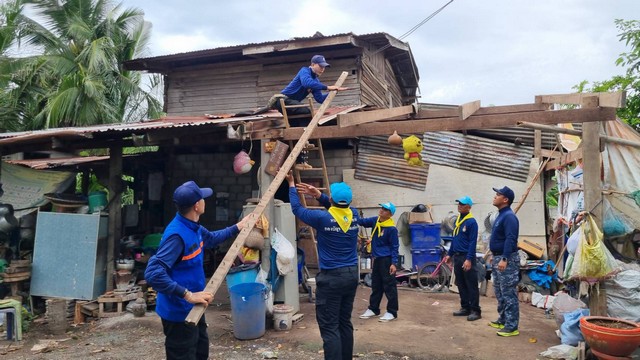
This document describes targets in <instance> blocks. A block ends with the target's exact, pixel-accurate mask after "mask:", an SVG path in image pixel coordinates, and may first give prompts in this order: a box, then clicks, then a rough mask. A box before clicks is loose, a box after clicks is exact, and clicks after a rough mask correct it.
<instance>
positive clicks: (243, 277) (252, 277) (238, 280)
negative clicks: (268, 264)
mask: <svg viewBox="0 0 640 360" xmlns="http://www.w3.org/2000/svg"><path fill="white" fill-rule="evenodd" d="M256 276H258V264H243V265H240V266H234V267H232V268H231V269H229V272H228V273H227V276H226V278H225V279H226V280H227V290H231V288H232V287H233V286H234V285H238V284H245V283H252V282H255V281H256Z"/></svg>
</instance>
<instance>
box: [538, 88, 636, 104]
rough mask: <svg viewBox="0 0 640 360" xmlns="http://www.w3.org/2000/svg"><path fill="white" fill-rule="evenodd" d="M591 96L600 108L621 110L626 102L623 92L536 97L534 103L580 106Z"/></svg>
mask: <svg viewBox="0 0 640 360" xmlns="http://www.w3.org/2000/svg"><path fill="white" fill-rule="evenodd" d="M593 96H596V97H598V106H601V107H612V108H623V107H625V106H626V102H627V93H626V92H625V91H616V92H598V93H575V94H556V95H538V96H536V99H537V100H536V101H540V102H542V103H546V104H574V105H581V104H582V102H583V101H584V99H585V98H588V97H593Z"/></svg>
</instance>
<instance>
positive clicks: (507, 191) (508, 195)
mask: <svg viewBox="0 0 640 360" xmlns="http://www.w3.org/2000/svg"><path fill="white" fill-rule="evenodd" d="M493 191H495V192H496V193H498V194H500V195H502V196H504V197H506V198H507V199H509V203H513V199H515V197H516V194H515V193H514V192H513V190H511V189H510V188H509V187H508V186H505V187H503V188H502V189H496V188H493Z"/></svg>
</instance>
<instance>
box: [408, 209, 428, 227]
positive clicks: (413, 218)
mask: <svg viewBox="0 0 640 360" xmlns="http://www.w3.org/2000/svg"><path fill="white" fill-rule="evenodd" d="M419 223H433V216H432V215H431V212H430V211H429V212H423V213H419V212H410V213H409V224H419Z"/></svg>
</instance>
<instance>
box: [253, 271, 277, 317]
mask: <svg viewBox="0 0 640 360" xmlns="http://www.w3.org/2000/svg"><path fill="white" fill-rule="evenodd" d="M268 276H269V274H268V273H267V272H266V271H264V270H262V269H260V271H259V272H258V275H256V282H257V283H260V284H264V285H265V286H266V287H267V289H268V290H269V292H268V293H267V298H266V299H265V300H264V303H265V305H266V307H267V315H272V314H273V291H272V290H271V284H269V281H267V277H268Z"/></svg>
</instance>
